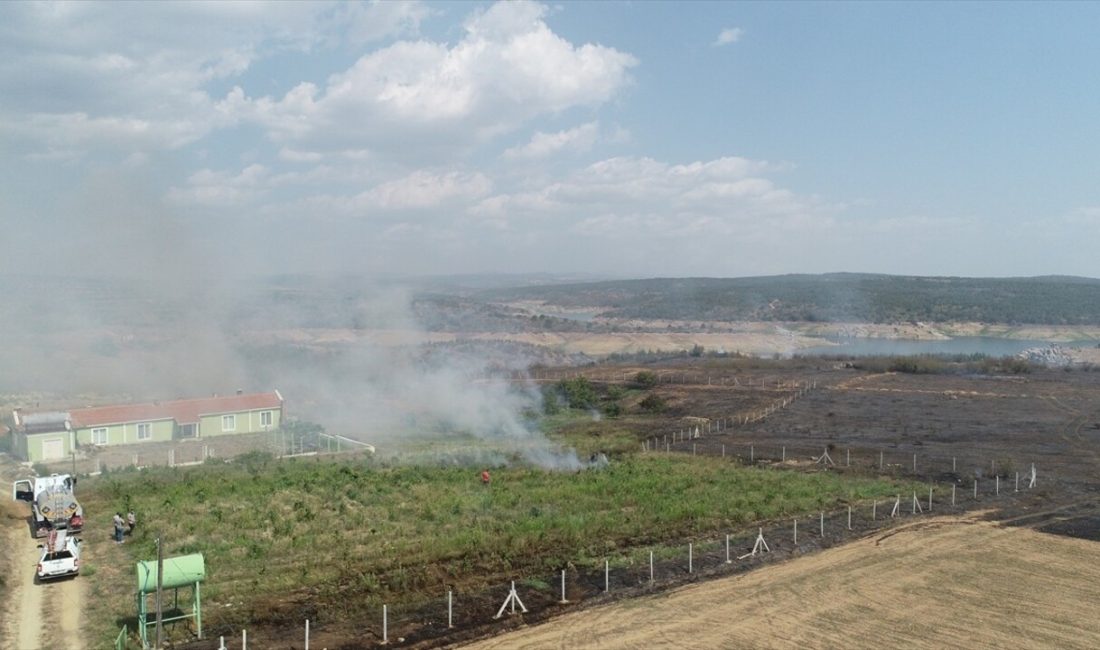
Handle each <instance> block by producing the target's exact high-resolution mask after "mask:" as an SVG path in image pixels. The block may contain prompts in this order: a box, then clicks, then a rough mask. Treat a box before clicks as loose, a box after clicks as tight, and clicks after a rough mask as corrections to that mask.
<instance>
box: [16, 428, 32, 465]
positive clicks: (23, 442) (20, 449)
mask: <svg viewBox="0 0 1100 650" xmlns="http://www.w3.org/2000/svg"><path fill="white" fill-rule="evenodd" d="M11 453H12V455H14V456H15V457H16V458H22V459H23V460H30V459H29V458H27V434H25V433H22V432H19V431H16V430H14V429H13V430H12V432H11Z"/></svg>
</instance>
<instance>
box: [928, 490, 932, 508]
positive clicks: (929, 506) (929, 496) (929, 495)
mask: <svg viewBox="0 0 1100 650" xmlns="http://www.w3.org/2000/svg"><path fill="white" fill-rule="evenodd" d="M928 512H932V486H931V485H929V486H928Z"/></svg>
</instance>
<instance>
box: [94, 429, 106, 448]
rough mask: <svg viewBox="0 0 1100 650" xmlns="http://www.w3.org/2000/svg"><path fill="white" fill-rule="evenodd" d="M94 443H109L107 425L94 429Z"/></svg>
mask: <svg viewBox="0 0 1100 650" xmlns="http://www.w3.org/2000/svg"><path fill="white" fill-rule="evenodd" d="M92 444H93V445H105V444H107V427H100V428H96V429H92Z"/></svg>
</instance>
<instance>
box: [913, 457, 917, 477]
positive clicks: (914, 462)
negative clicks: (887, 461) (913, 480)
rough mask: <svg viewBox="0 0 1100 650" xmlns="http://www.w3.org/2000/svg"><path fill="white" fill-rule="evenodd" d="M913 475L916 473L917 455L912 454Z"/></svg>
mask: <svg viewBox="0 0 1100 650" xmlns="http://www.w3.org/2000/svg"><path fill="white" fill-rule="evenodd" d="M913 473H914V474H916V473H917V455H916V454H913Z"/></svg>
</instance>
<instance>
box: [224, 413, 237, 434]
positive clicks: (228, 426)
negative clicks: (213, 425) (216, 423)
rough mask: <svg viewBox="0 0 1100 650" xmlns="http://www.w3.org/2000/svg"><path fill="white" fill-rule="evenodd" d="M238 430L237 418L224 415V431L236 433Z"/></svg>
mask: <svg viewBox="0 0 1100 650" xmlns="http://www.w3.org/2000/svg"><path fill="white" fill-rule="evenodd" d="M236 430H237V416H236V415H223V416H222V431H236Z"/></svg>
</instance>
